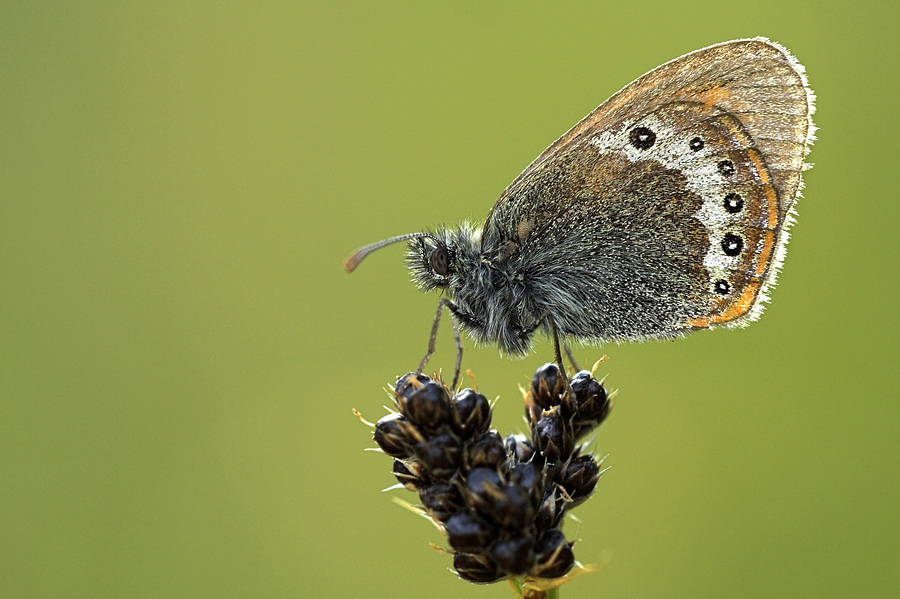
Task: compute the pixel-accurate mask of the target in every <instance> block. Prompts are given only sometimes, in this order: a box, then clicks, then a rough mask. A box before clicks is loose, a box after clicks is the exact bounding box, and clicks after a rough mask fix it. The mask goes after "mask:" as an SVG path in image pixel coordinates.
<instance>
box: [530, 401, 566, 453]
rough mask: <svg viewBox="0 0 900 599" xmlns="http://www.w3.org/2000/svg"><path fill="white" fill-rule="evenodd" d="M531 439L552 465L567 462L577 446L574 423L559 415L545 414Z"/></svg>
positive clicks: (532, 432) (532, 433) (533, 431)
mask: <svg viewBox="0 0 900 599" xmlns="http://www.w3.org/2000/svg"><path fill="white" fill-rule="evenodd" d="M531 439H532V441H533V442H534V445H535V447H536V448H537V450H538V451H540V452H541V455H543V456H544V457H545V458H546V459H547V462H548V463H551V464H552V463H555V462H557V461H565V460H567V459H568V458H569V456H570V455H572V449H573V448H574V446H575V433H574V430H573V429H572V423H571V422H570V421H568V420H567V419H565V418H563V417H562V416H560V415H559V414H555V413H549V412H548V413H546V414H544V416H543V417H542V418H541V420H540V422H538V423H537V426H535V427H534V429H533V430H532V431H531Z"/></svg>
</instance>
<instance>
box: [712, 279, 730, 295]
mask: <svg viewBox="0 0 900 599" xmlns="http://www.w3.org/2000/svg"><path fill="white" fill-rule="evenodd" d="M713 287H715V290H716V293H719V294H721V295H728V292H729V291H731V285H729V284H728V281H726V280H725V279H719V280H718V281H716V283H715V285H713Z"/></svg>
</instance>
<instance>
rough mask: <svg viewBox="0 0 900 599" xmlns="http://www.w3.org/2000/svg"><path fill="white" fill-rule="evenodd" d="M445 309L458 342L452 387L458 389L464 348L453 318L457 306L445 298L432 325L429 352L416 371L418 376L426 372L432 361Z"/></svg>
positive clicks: (439, 304) (440, 302) (454, 337)
mask: <svg viewBox="0 0 900 599" xmlns="http://www.w3.org/2000/svg"><path fill="white" fill-rule="evenodd" d="M445 307H446V308H448V309H449V310H450V321H451V322H452V324H453V339H454V340H455V341H456V367H455V368H454V369H453V384H452V385H450V388H451V389H456V383H457V382H459V373H460V370H461V368H462V354H463V349H464V348H463V344H462V339H461V338H460V336H459V325H458V324H457V323H456V319H455V318H453V310H454V309H455V308H456V306H455V305H454V304H453V302H451V301H450V300H448V299H447V298H443V299H441V301H439V302H438V307H437V312H436V313H435V315H434V324H432V325H431V337H430V338H429V339H428V351H427V352H426V354H425V357H424V358H422V361H421V362H420V363H419V369H418V370H416V374H422V371H423V370H425V366H426V365H427V364H428V360H430V359H431V356H432V355H433V354H434V351H435V348H436V343H437V334H438V327H439V326H440V324H441V315H442V314H443V313H444V308H445Z"/></svg>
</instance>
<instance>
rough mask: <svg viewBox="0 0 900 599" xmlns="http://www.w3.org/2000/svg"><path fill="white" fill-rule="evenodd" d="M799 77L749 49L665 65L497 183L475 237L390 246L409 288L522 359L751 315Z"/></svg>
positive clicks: (780, 245)
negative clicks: (542, 346)
mask: <svg viewBox="0 0 900 599" xmlns="http://www.w3.org/2000/svg"><path fill="white" fill-rule="evenodd" d="M813 112H814V94H813V92H812V90H811V89H810V88H809V85H808V84H807V80H806V76H805V71H804V68H803V67H802V66H801V65H800V64H799V63H798V62H797V60H796V59H795V58H794V57H793V56H792V55H791V54H790V53H789V52H788V51H787V50H786V49H785V48H784V47H782V46H780V45H779V44H776V43H774V42H771V41H769V40H767V39H765V38H755V39H744V40H735V41H730V42H725V43H721V44H716V45H714V46H710V47H708V48H704V49H702V50H697V51H695V52H691V53H690V54H686V55H684V56H682V57H680V58H676V59H675V60H673V61H671V62H668V63H665V64H663V65H661V66H659V67H657V68H655V69H653V70H652V71H650V72H649V73H647V74H645V75H644V76H642V77H640V78H639V79H637V80H635V81H634V82H632V83H630V84H629V85H627V86H626V87H625V88H623V89H622V90H621V91H619V92H618V93H616V94H615V95H613V96H612V97H611V98H609V99H608V100H607V101H606V102H604V103H603V104H601V105H600V106H599V107H598V108H597V109H596V110H594V111H593V112H591V113H590V114H589V115H587V116H586V117H585V118H584V119H582V120H581V121H580V122H579V123H578V124H576V125H575V126H574V127H572V129H570V130H569V131H568V132H567V133H566V134H565V135H563V136H562V137H560V138H559V139H558V140H556V142H554V143H553V144H552V145H551V146H550V147H549V148H547V149H546V150H545V151H544V152H543V153H541V155H540V156H538V157H537V159H536V160H535V161H534V162H532V163H531V164H530V165H529V166H528V167H527V168H526V169H525V170H524V171H523V172H522V173H521V174H520V175H519V176H518V177H516V179H515V180H514V181H513V182H512V183H511V184H510V185H509V187H507V188H506V190H505V191H504V192H503V194H502V195H501V196H500V198H499V199H498V200H497V202H496V204H494V207H493V208H492V209H491V211H490V213H489V214H488V216H487V218H486V219H485V221H484V223H483V224H481V226H478V227H475V226H472V225H469V224H462V225H459V226H457V227H452V228H446V227H444V228H439V229H437V230H434V231H431V232H420V233H412V234H409V235H401V236H399V237H394V238H391V239H387V240H384V241H381V242H378V243H374V244H371V245H368V246H365V247H363V248H361V249H359V250H357V251H356V252H354V253H353V254H352V255H351V256H350V257H349V258H348V259H347V260H346V261H345V262H344V267H345V269H346V270H347V271H348V272H352V271H353V270H354V269H355V268H356V266H358V264H359V263H360V261H362V260H363V258H365V257H366V256H367V255H368V254H369V253H371V252H372V251H375V250H376V249H379V248H382V247H384V246H386V245H388V244H391V243H395V242H399V241H407V242H408V253H407V263H408V266H409V268H410V270H411V273H412V278H413V280H414V281H415V283H416V284H417V285H418V286H419V287H420V288H421V289H423V290H424V291H431V290H434V289H440V290H441V291H442V292H443V295H444V297H442V299H441V300H440V302H439V305H438V311H437V315H436V317H435V321H434V323H433V326H432V335H431V340H430V343H429V351H428V353H427V354H426V356H425V358H424V359H423V361H422V365H421V367H420V369H419V371H420V372H421V370H422V369H423V368H424V366H425V364H426V363H427V361H428V358H429V357H430V355H431V354H432V353H433V351H434V345H435V336H436V333H437V327H438V322H439V320H440V317H441V314H442V311H443V309H444V308H445V307H446V308H447V309H449V311H450V313H451V315H452V318H453V321H454V333H455V335H456V339H457V346H458V348H459V352H458V353H457V365H456V373H455V376H454V384H455V381H456V379H457V377H458V374H459V368H460V359H461V351H462V345H461V343H460V341H459V334H458V331H457V327H461V328H462V329H463V330H464V331H466V332H467V333H468V334H469V335H470V336H471V337H472V338H473V339H475V341H476V342H479V343H491V344H494V343H495V344H497V345H498V346H499V348H500V350H501V351H502V352H504V353H505V354H508V355H512V356H522V355H524V354H526V353H527V352H528V351H529V350H530V349H531V346H532V341H533V338H534V335H535V333H537V332H538V331H543V332H545V333H546V334H548V335H550V336H551V338H552V339H554V341H555V342H556V357H557V361H558V362H560V364H561V357H560V351H559V337H560V336H561V337H563V340H564V341H565V339H566V338H570V339H574V340H576V341H579V342H585V343H603V342H609V341H617V342H618V341H635V340H644V339H654V338H656V339H661V338H671V337H676V336H679V335H685V334H687V333H690V332H691V331H694V330H697V329H705V328H711V327H718V326H727V327H734V326H744V325H746V324H748V323H749V322H751V321H753V320H755V319H757V318H758V317H759V315H760V314H761V312H762V310H763V304H764V302H765V301H767V299H768V292H769V290H770V288H771V286H772V284H773V283H774V282H775V279H776V276H777V274H778V271H779V268H780V267H781V264H782V261H783V260H784V255H785V247H786V244H787V240H788V229H789V228H790V226H791V224H792V222H793V214H794V211H793V208H794V203H795V201H796V199H797V197H798V195H799V192H800V190H801V187H802V181H801V173H802V172H803V171H804V170H805V169H806V168H807V166H808V165H806V164H805V162H804V159H805V157H806V155H807V154H808V152H809V147H810V144H811V143H812V141H813V139H814V132H815V127H814V125H813V122H812V118H811V117H812V114H813Z"/></svg>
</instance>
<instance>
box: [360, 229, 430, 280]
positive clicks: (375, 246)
mask: <svg viewBox="0 0 900 599" xmlns="http://www.w3.org/2000/svg"><path fill="white" fill-rule="evenodd" d="M416 237H432V238H433V235H431V234H429V233H408V234H406V235H398V236H397V237H391V238H390V239H384V240H382V241H376V242H375V243H370V244H369V245H367V246H363V247H361V248H359V249H358V250H356V251H355V252H353V253H352V254H350V256H349V257H348V258H347V259H346V260H344V270H346V271H347V272H353V271H354V270H356V267H357V266H359V263H360V262H362V261H363V259H364V258H365V257H366V256H368V255H369V254H371V253H372V252H374V251H375V250H380V249H381V248H383V247H384V246H386V245H391V244H392V243H397V242H399V241H406V240H407V239H415V238H416Z"/></svg>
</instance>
